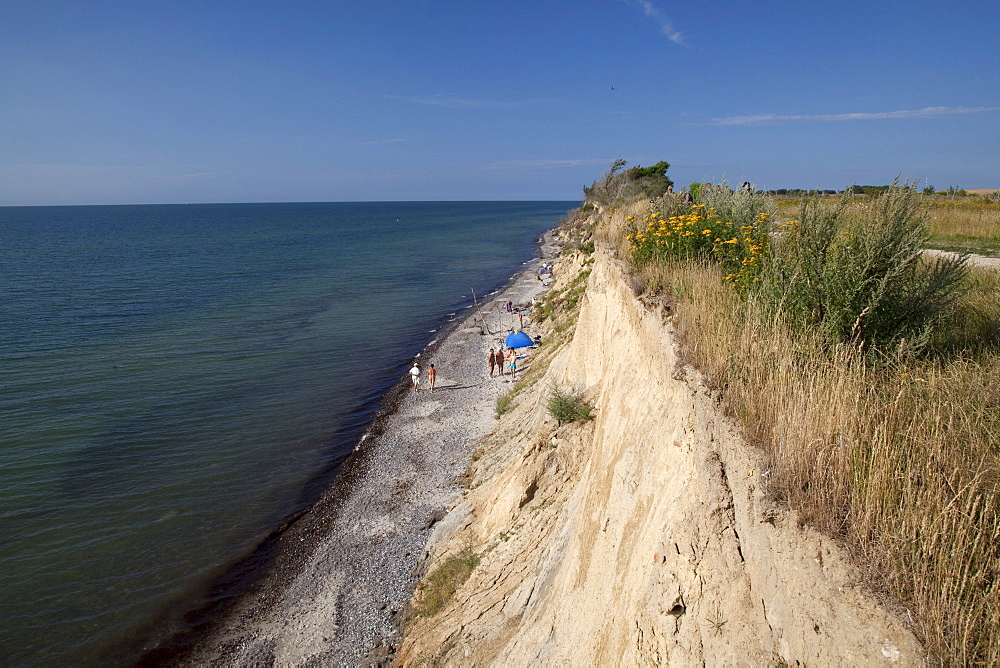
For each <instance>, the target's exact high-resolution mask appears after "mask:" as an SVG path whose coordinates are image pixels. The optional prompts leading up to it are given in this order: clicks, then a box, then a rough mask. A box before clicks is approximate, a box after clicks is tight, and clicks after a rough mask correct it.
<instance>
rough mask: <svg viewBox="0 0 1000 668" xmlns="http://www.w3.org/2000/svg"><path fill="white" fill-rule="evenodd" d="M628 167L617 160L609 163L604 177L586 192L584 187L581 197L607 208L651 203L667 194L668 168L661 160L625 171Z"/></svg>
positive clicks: (669, 183) (586, 188)
mask: <svg viewBox="0 0 1000 668" xmlns="http://www.w3.org/2000/svg"><path fill="white" fill-rule="evenodd" d="M627 164H628V163H627V162H626V161H625V160H622V159H621V158H619V159H617V160H615V161H614V162H613V163H611V168H610V169H609V170H608V171H607V173H606V174H605V175H604V176H603V177H601V178H600V179H598V180H597V181H594V183H593V184H592V185H591V186H590V187H589V188H588V187H584V189H583V195H584V197H585V198H586V199H587V200H588V201H592V202H597V203H598V204H600V205H602V206H605V207H610V206H614V205H616V204H621V203H623V202H631V201H634V200H636V199H654V198H656V197H660V196H662V195H663V194H664V193H665V192H667V188H669V187H670V186H672V185H674V182H673V181H671V180H670V179H668V178H667V170H668V169H669V168H670V165H669V164H668V163H666V162H663V161H662V160H661V161H660V162H658V163H656V164H655V165H652V166H651V167H639V166H636V167H632V168H630V169H625V165H627Z"/></svg>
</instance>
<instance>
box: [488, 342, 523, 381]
mask: <svg viewBox="0 0 1000 668" xmlns="http://www.w3.org/2000/svg"><path fill="white" fill-rule="evenodd" d="M486 363H487V364H488V365H489V367H490V378H492V377H493V369H494V368H496V371H497V373H498V374H499V375H501V376H503V375H504V364H505V363H506V366H507V368H508V369H509V370H510V376H511V378H512V379H513V380H517V353H516V352H515V351H514V349H513V348H510V349H509V350H508V351H507V352H506V353H504V351H503V346H500V347H499V348H498V349H497V350H494V349H493V348H490V354H489V357H487V358H486Z"/></svg>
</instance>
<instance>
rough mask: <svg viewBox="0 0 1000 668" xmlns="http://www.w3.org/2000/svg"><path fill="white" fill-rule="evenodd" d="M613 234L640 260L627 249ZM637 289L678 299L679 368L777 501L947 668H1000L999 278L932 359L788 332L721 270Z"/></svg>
mask: <svg viewBox="0 0 1000 668" xmlns="http://www.w3.org/2000/svg"><path fill="white" fill-rule="evenodd" d="M889 210H890V211H891V210H892V208H891V207H890V208H889ZM839 215H846V214H845V213H844V211H843V210H842V211H841V213H840V214H839ZM862 220H867V221H868V223H872V219H871V218H870V217H869V218H862ZM857 223H858V219H857V218H855V219H854V220H853V222H852V223H851V224H852V225H854V224H857ZM627 225H628V223H627V222H626V220H625V216H612V217H611V218H610V219H609V220H608V221H606V226H607V227H612V228H613V227H615V226H617V227H618V228H620V229H623V228H625V227H627ZM834 227H835V229H837V230H838V231H837V232H834V234H833V237H834V238H835V239H836V237H837V235H838V234H840V233H841V232H840V230H841V229H842V228H838V227H837V226H834ZM904 228H905V226H904ZM904 228H899V229H900V236H902V237H904V238H906V237H907V234H906V233H905V232H906V230H905V229H904ZM603 234H604V236H605V237H606V238H608V239H615V238H617V239H619V241H620V243H621V244H622V246H620V248H621V251H620V252H621V253H622V254H623V255H628V254H629V252H628V248H627V244H629V243H630V242H629V240H628V239H627V237H626V236H625V233H622V232H616V231H615V230H614V229H606V230H605V231H604V232H603ZM918 236H919V235H918ZM897 241H898V240H897ZM904 246H905V244H904ZM890 255H892V256H895V255H894V254H890ZM903 255H905V256H907V257H908V256H909V255H908V253H904V254H903ZM922 271H927V269H926V268H924V269H923V270H922ZM636 276H637V278H636V283H637V284H639V285H641V286H644V288H643V289H645V290H646V291H658V292H669V293H671V294H673V295H674V296H675V297H676V298H677V300H676V302H675V305H674V309H673V312H674V314H675V316H674V317H675V321H676V328H677V331H678V334H679V338H680V340H681V344H682V350H683V354H684V355H686V356H687V357H688V358H689V359H690V360H691V362H692V363H693V364H694V365H695V366H697V367H698V368H699V369H701V370H702V371H703V372H704V373H705V375H706V377H707V378H708V379H709V380H710V382H712V383H713V384H714V385H715V386H716V387H717V388H719V390H720V391H721V394H722V397H723V406H724V408H725V410H727V411H728V412H729V413H731V414H732V415H734V416H736V417H737V418H738V419H739V420H740V422H741V424H742V426H743V428H744V431H745V433H746V435H747V437H748V439H749V440H750V441H751V442H752V443H754V444H755V445H758V446H759V447H761V448H762V449H763V450H764V451H765V452H766V453H767V455H768V458H769V461H770V467H769V470H768V471H766V472H764V476H765V478H766V479H767V481H768V489H769V491H770V493H771V494H772V495H773V496H775V497H776V498H777V499H779V500H781V501H782V502H784V503H786V504H787V505H788V506H789V507H790V508H791V509H793V510H794V511H795V513H796V515H797V517H798V518H799V520H800V521H801V522H803V523H806V524H808V525H811V526H814V527H817V528H819V529H821V530H823V531H826V532H828V533H830V534H832V535H834V536H837V537H840V538H841V539H843V540H844V542H845V545H846V546H847V547H848V548H849V550H850V551H851V552H852V553H853V555H854V556H855V559H856V562H857V564H858V566H859V568H860V569H861V570H862V572H863V573H864V575H865V579H866V582H867V584H868V586H870V587H871V588H873V589H875V590H879V591H884V592H886V593H888V594H890V595H891V596H893V597H894V598H895V599H896V600H897V601H899V602H900V604H901V605H903V606H904V607H905V608H906V609H907V610H908V611H910V613H911V616H912V620H913V624H914V628H915V630H916V631H917V633H918V635H919V636H920V637H921V639H922V640H923V641H924V643H925V646H926V648H927V649H928V650H929V651H930V652H932V653H933V654H934V655H935V656H937V657H939V659H940V660H941V661H942V662H944V663H946V664H962V665H967V664H971V663H979V662H982V663H986V664H990V665H995V664H1000V440H998V436H997V435H998V434H1000V356H998V352H997V351H998V350H1000V338H998V336H997V332H998V330H1000V324H998V323H1000V305H998V303H997V302H998V300H997V299H996V292H995V290H996V288H997V284H998V282H1000V279H998V278H997V275H996V274H990V273H986V272H983V271H981V270H976V271H972V272H971V273H970V275H969V276H968V277H965V278H964V279H963V286H964V288H965V289H966V290H967V291H966V293H965V296H964V297H962V298H961V299H960V300H959V301H958V302H957V304H955V308H953V309H949V310H947V314H946V316H947V317H942V318H940V319H938V320H937V322H938V323H939V325H941V326H940V327H938V328H937V329H936V330H935V337H936V338H935V337H932V338H931V339H929V342H930V343H929V345H928V346H927V348H925V351H924V354H922V355H913V354H900V351H899V347H898V346H893V347H887V348H880V350H881V351H882V354H880V355H873V354H871V353H870V352H866V350H864V349H862V348H860V347H859V346H857V345H853V344H852V341H851V338H850V337H847V338H846V339H844V340H843V342H839V343H838V342H837V341H832V340H831V337H830V334H829V332H828V331H825V330H824V329H823V328H822V327H817V326H807V327H803V326H800V325H799V324H797V323H796V322H795V321H794V319H789V318H786V317H782V316H781V314H780V313H778V312H776V310H775V308H774V301H773V299H772V297H773V293H772V294H767V293H765V292H763V291H752V290H751V291H746V292H745V293H743V294H742V295H741V294H740V293H739V292H738V291H737V290H734V289H733V288H732V287H731V285H730V284H727V283H725V282H724V281H723V280H722V278H723V277H724V274H723V271H722V270H721V269H720V267H719V266H718V264H716V263H713V262H707V261H704V260H697V261H680V260H674V259H668V260H665V261H663V262H660V263H645V264H643V266H641V267H637V268H636ZM807 287H808V286H805V287H804V288H803V289H806V288H807ZM970 323H973V324H975V327H974V332H973V333H972V334H968V335H960V333H961V332H964V331H966V329H967V326H968V325H969V324H970ZM963 336H964V338H963ZM873 345H874V344H873Z"/></svg>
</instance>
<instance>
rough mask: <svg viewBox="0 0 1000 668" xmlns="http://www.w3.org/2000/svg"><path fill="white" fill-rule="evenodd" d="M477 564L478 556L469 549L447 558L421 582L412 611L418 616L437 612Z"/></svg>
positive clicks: (431, 614)
mask: <svg viewBox="0 0 1000 668" xmlns="http://www.w3.org/2000/svg"><path fill="white" fill-rule="evenodd" d="M478 565H479V557H477V556H476V555H475V554H473V553H472V550H470V549H465V550H463V551H462V552H460V553H459V554H456V555H454V556H452V557H450V558H448V559H447V560H446V561H445V562H444V563H443V564H441V566H439V567H438V568H437V569H436V570H435V571H434V572H433V573H431V574H430V576H429V577H428V578H427V579H426V580H424V582H423V583H421V585H420V588H419V589H418V596H417V601H416V603H415V605H414V608H413V613H414V614H415V615H416V616H418V617H433V616H434V615H436V614H437V613H439V612H440V611H441V610H442V609H444V606H445V605H447V604H448V601H449V600H451V597H452V596H453V595H454V594H455V592H456V591H458V588H459V587H461V586H462V585H463V584H464V583H465V581H466V580H468V579H469V576H470V575H472V571H473V570H475V568H476V566H478Z"/></svg>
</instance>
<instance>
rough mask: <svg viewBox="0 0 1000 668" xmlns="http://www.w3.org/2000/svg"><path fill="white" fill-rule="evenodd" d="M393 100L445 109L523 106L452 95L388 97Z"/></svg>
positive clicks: (514, 103) (514, 107)
mask: <svg viewBox="0 0 1000 668" xmlns="http://www.w3.org/2000/svg"><path fill="white" fill-rule="evenodd" d="M388 97H389V98H390V99H393V100H403V101H405V102H412V103H413V104H422V105H426V106H430V107H447V108H448V109H516V108H518V107H521V106H523V103H519V102H503V101H500V100H477V99H472V98H466V97H458V96H454V95H431V96H429V97H428V96H412V97H410V96H402V95H390V96H388Z"/></svg>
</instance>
